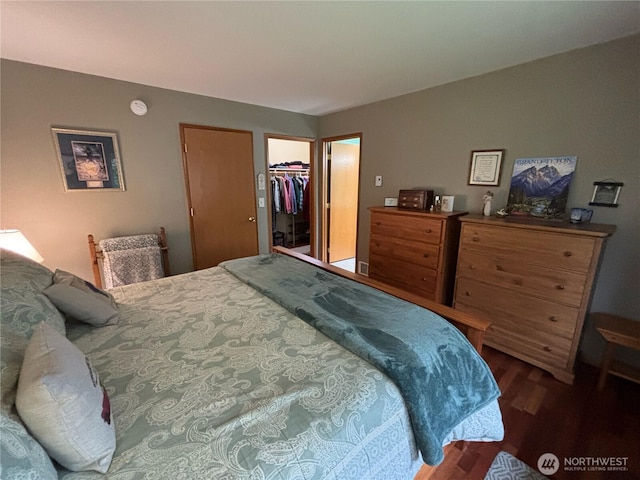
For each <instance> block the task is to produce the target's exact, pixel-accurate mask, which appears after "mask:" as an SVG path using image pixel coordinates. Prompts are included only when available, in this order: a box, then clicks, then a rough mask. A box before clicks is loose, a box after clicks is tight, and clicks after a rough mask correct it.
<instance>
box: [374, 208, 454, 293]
mask: <svg viewBox="0 0 640 480" xmlns="http://www.w3.org/2000/svg"><path fill="white" fill-rule="evenodd" d="M369 210H370V211H371V229H370V237H369V277H370V278H373V279H375V280H379V281H381V282H384V283H387V284H389V285H392V286H394V287H398V288H401V289H403V290H406V291H408V292H412V293H415V294H418V295H420V296H422V297H424V298H427V299H429V300H434V301H436V302H439V303H442V304H445V305H451V301H452V299H453V284H454V281H455V266H456V251H457V249H458V238H459V233H460V222H458V217H460V216H462V215H466V212H449V213H445V212H442V213H429V212H420V211H415V210H413V211H412V210H403V209H399V208H395V207H372V208H370V209H369Z"/></svg>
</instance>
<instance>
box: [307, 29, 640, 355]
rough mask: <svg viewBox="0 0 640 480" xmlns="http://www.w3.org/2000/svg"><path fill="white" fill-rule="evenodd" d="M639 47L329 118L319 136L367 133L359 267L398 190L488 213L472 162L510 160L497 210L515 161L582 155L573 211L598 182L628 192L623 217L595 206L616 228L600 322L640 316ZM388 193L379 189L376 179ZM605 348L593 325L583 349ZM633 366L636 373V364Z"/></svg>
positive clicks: (600, 292) (603, 50)
mask: <svg viewBox="0 0 640 480" xmlns="http://www.w3.org/2000/svg"><path fill="white" fill-rule="evenodd" d="M639 89H640V36H634V37H628V38H625V39H621V40H618V41H614V42H611V43H607V44H602V45H598V46H593V47H589V48H585V49H581V50H576V51H573V52H569V53H566V54H562V55H557V56H553V57H549V58H545V59H542V60H539V61H535V62H531V63H527V64H524V65H520V66H516V67H512V68H508V69H505V70H500V71H496V72H493V73H490V74H487V75H482V76H478V77H474V78H470V79H466V80H463V81H459V82H455V83H451V84H447V85H444V86H440V87H437V88H431V89H428V90H423V91H421V92H417V93H414V94H410V95H405V96H402V97H398V98H394V99H391V100H387V101H381V102H377V103H374V104H370V105H366V106H363V107H359V108H353V109H350V110H346V111H343V112H339V113H335V114H332V115H327V116H324V117H321V118H320V124H319V136H320V137H329V136H333V135H340V134H344V133H352V132H363V138H362V164H361V185H360V192H361V193H360V195H361V196H360V201H361V203H360V211H359V225H358V227H359V233H358V256H359V259H360V260H364V261H366V260H367V257H368V235H369V224H368V222H369V212H368V211H367V208H368V207H370V206H373V205H381V204H382V203H383V199H384V197H385V196H397V193H398V190H399V189H404V188H414V187H429V188H433V189H435V190H436V193H441V194H448V195H455V197H456V198H455V208H456V210H468V211H470V212H472V213H480V212H481V206H482V195H483V193H484V192H485V191H486V190H487V188H486V187H477V186H468V185H467V177H468V173H469V163H470V152H471V151H472V150H478V149H493V148H504V149H506V157H505V161H504V164H503V170H502V181H501V184H500V186H499V187H497V188H490V190H491V191H493V192H494V194H495V197H494V205H496V206H497V208H500V207H502V206H504V205H505V203H506V200H507V195H508V191H509V179H510V176H511V170H512V168H513V162H514V160H515V159H517V158H523V157H545V156H564V155H577V156H578V164H577V168H576V173H575V177H574V180H573V183H572V185H571V191H570V197H569V203H568V207H569V208H571V207H588V202H589V201H590V200H591V195H592V193H593V182H594V181H598V180H604V179H608V178H613V179H616V180H619V181H623V182H624V183H625V185H624V187H623V189H622V193H621V196H620V200H619V202H620V206H619V207H618V208H606V207H593V208H594V210H595V212H594V217H593V221H594V222H597V223H609V224H615V225H617V231H616V233H615V234H614V236H613V237H612V238H611V239H610V241H609V243H608V245H607V247H606V251H605V254H604V258H603V262H602V267H601V271H600V275H599V278H598V281H597V285H596V288H595V293H594V298H593V303H592V311H605V312H610V313H615V314H620V315H624V316H627V317H631V318H635V319H638V316H639V314H640V295H639V294H638V293H639V292H640V273H639V272H640V248H639V245H640V241H639V240H638V239H639V238H640V214H639V213H638V212H639V211H640V201H639V200H640V91H639ZM376 175H382V176H383V179H384V181H383V186H382V187H374V177H375V176H376ZM602 345H603V342H602V341H601V340H600V338H599V337H598V335H597V334H596V332H595V330H594V328H593V326H592V325H590V324H589V325H587V328H586V331H585V338H584V342H583V350H586V359H587V360H589V361H591V362H597V361H598V359H599V351H600V349H601V348H602ZM634 363H635V362H634Z"/></svg>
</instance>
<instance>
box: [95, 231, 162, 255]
mask: <svg viewBox="0 0 640 480" xmlns="http://www.w3.org/2000/svg"><path fill="white" fill-rule="evenodd" d="M98 245H100V249H101V250H102V251H103V252H113V251H115V250H129V249H132V248H144V247H157V246H158V235H155V234H153V233H148V234H145V235H131V236H129V237H115V238H105V239H104V240H100V242H99V243H98Z"/></svg>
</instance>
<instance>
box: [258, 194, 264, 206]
mask: <svg viewBox="0 0 640 480" xmlns="http://www.w3.org/2000/svg"><path fill="white" fill-rule="evenodd" d="M258 207H260V208H264V197H260V198H258Z"/></svg>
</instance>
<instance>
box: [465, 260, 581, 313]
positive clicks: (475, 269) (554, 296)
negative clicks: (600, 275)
mask: <svg viewBox="0 0 640 480" xmlns="http://www.w3.org/2000/svg"><path fill="white" fill-rule="evenodd" d="M458 276H462V277H469V278H475V279H479V280H481V281H483V282H486V283H490V284H493V285H496V286H501V287H504V288H506V289H509V290H512V291H515V292H521V293H523V294H525V295H533V296H536V297H540V298H543V299H547V300H550V301H553V302H560V303H564V304H566V305H571V306H574V307H579V306H580V304H581V302H582V298H583V295H584V289H585V284H586V282H587V278H586V274H584V273H578V272H575V271H569V270H559V269H555V268H549V267H544V266H542V265H535V264H526V263H523V262H522V261H516V259H514V258H513V257H511V256H509V255H502V256H495V255H489V254H484V253H483V254H480V253H475V252H474V251H470V250H463V251H461V252H460V254H459V256H458Z"/></svg>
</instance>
